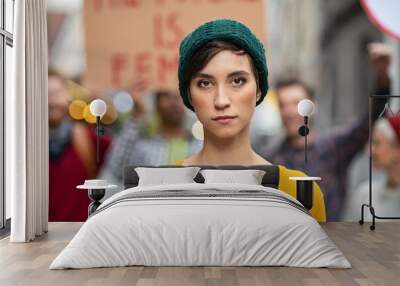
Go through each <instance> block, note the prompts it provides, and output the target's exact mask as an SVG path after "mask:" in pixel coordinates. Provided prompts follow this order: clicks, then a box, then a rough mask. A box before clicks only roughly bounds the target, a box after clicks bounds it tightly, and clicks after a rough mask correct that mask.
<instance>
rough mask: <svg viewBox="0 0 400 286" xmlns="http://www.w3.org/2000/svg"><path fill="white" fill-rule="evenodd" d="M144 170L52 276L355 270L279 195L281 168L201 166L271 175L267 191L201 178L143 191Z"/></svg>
mask: <svg viewBox="0 0 400 286" xmlns="http://www.w3.org/2000/svg"><path fill="white" fill-rule="evenodd" d="M136 167H138V166H128V167H125V169H124V187H125V190H123V191H121V192H119V193H117V194H115V195H113V196H112V197H110V198H108V199H107V200H105V201H104V202H103V203H102V204H101V205H100V207H99V208H98V209H97V210H96V212H95V213H93V214H92V215H91V216H90V217H89V219H88V220H87V221H86V222H85V223H84V224H83V225H82V227H81V228H80V230H79V231H78V233H77V234H76V235H75V236H74V238H73V239H72V240H71V242H70V243H69V244H68V245H67V246H66V247H65V248H64V249H63V250H62V252H61V253H60V254H59V255H58V256H57V257H56V258H55V259H54V261H53V262H52V264H51V265H50V269H65V268H92V267H116V266H129V265H144V266H291V267H329V268H350V267H351V265H350V263H349V262H348V260H347V259H346V258H345V256H344V255H343V253H342V252H341V251H340V250H339V249H338V248H337V247H336V245H335V244H334V243H333V241H332V240H331V239H330V238H329V237H328V236H327V234H326V233H325V232H324V230H323V229H322V228H321V226H320V225H319V223H318V222H317V221H316V220H315V219H314V218H313V217H312V216H311V215H310V214H309V212H308V210H307V209H306V208H304V207H303V206H302V204H301V203H299V202H298V201H297V200H295V199H294V198H292V197H291V196H289V195H287V194H286V193H283V192H281V191H279V190H278V189H277V186H278V182H279V170H278V167H277V166H273V165H269V166H265V165H260V166H249V167H246V166H219V167H215V166H198V167H199V168H200V169H201V170H205V169H231V170H233V169H235V170H247V169H258V170H264V171H265V174H264V175H263V176H262V180H261V184H260V185H254V184H235V183H208V182H204V178H203V176H202V175H201V174H200V172H199V173H198V174H197V175H196V176H195V178H194V182H191V183H175V184H174V183H171V184H159V185H138V181H139V176H138V174H137V172H136V171H135V170H137V169H136ZM163 167H165V166H158V167H157V168H163ZM168 167H172V166H168ZM174 167H176V168H182V167H180V166H174Z"/></svg>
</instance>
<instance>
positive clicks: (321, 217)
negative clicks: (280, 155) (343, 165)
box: [278, 165, 326, 222]
mask: <svg viewBox="0 0 400 286" xmlns="http://www.w3.org/2000/svg"><path fill="white" fill-rule="evenodd" d="M278 166H279V186H278V189H279V190H281V191H283V192H285V193H287V194H289V195H291V196H292V197H294V198H296V181H293V180H290V179H289V178H290V177H303V176H306V174H305V173H303V172H301V171H298V170H292V169H288V168H286V167H285V166H282V165H278ZM310 213H311V214H312V216H313V217H314V218H315V219H316V220H317V221H318V222H326V211H325V201H324V194H323V193H322V191H321V188H320V187H319V185H318V184H317V183H316V182H314V194H313V207H312V208H311V210H310Z"/></svg>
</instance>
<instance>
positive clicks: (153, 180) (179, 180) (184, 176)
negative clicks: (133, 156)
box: [135, 167, 200, 186]
mask: <svg viewBox="0 0 400 286" xmlns="http://www.w3.org/2000/svg"><path fill="white" fill-rule="evenodd" d="M199 170H200V167H177V168H157V167H153V168H148V167H136V168H135V171H136V173H137V174H138V176H139V182H138V186H148V185H165V184H185V183H196V182H195V181H194V180H193V179H194V178H195V177H196V175H197V173H198V172H199Z"/></svg>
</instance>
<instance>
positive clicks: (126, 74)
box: [84, 0, 266, 89]
mask: <svg viewBox="0 0 400 286" xmlns="http://www.w3.org/2000/svg"><path fill="white" fill-rule="evenodd" d="M264 5H265V4H264V1H263V0H86V1H84V26H85V48H86V72H85V74H84V84H85V85H87V86H88V87H93V88H96V89H105V88H111V87H116V88H118V87H122V88H123V87H126V86H127V85H129V84H131V83H132V82H134V81H137V80H139V79H140V80H144V81H145V82H146V83H147V85H148V86H149V87H153V88H156V87H161V88H177V67H178V55H179V44H180V42H181V40H182V39H183V38H184V36H185V35H186V34H187V33H189V32H191V31H192V30H193V29H195V28H196V27H197V26H199V25H200V24H202V23H204V22H206V21H209V20H212V19H219V18H229V19H235V20H238V21H240V22H242V23H244V24H245V25H247V26H248V27H249V28H250V29H252V30H253V32H254V33H255V34H256V35H257V37H258V38H259V39H260V40H261V41H262V42H263V43H264V44H266V34H265V31H266V21H265V7H264Z"/></svg>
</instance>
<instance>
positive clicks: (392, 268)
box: [0, 222, 400, 286]
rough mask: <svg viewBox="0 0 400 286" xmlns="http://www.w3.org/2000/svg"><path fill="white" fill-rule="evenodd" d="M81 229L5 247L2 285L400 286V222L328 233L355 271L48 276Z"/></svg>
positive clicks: (62, 228) (55, 227) (107, 271)
mask: <svg viewBox="0 0 400 286" xmlns="http://www.w3.org/2000/svg"><path fill="white" fill-rule="evenodd" d="M80 225H81V224H80V223H50V226H49V233H48V234H46V235H45V236H43V237H42V238H40V239H38V240H35V241H34V242H32V243H9V239H8V238H5V239H3V240H1V241H0V285H1V286H6V285H7V286H8V285H12V286H17V285H68V286H75V285H140V286H147V285H149V286H153V285H167V286H178V285H229V286H231V285H246V286H247V285H255V286H261V285H384V286H388V285H400V222H378V224H377V228H376V230H375V231H370V230H369V228H368V225H363V226H360V225H358V224H357V223H328V224H326V225H324V229H325V230H326V231H327V233H328V234H329V236H330V237H331V238H332V240H333V241H335V243H336V244H337V245H338V247H339V248H340V249H341V250H342V251H343V252H344V254H345V255H346V257H347V258H348V259H349V260H350V262H351V264H352V266H353V268H352V269H348V270H343V269H306V268H290V267H119V268H99V269H84V270H49V269H48V267H49V265H50V263H51V261H52V260H53V259H54V258H55V256H56V255H57V254H58V253H59V252H60V251H61V250H62V249H63V247H64V246H65V245H66V244H67V242H68V241H69V240H70V239H71V238H72V236H73V235H74V234H75V233H76V231H77V230H78V229H79V227H80Z"/></svg>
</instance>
